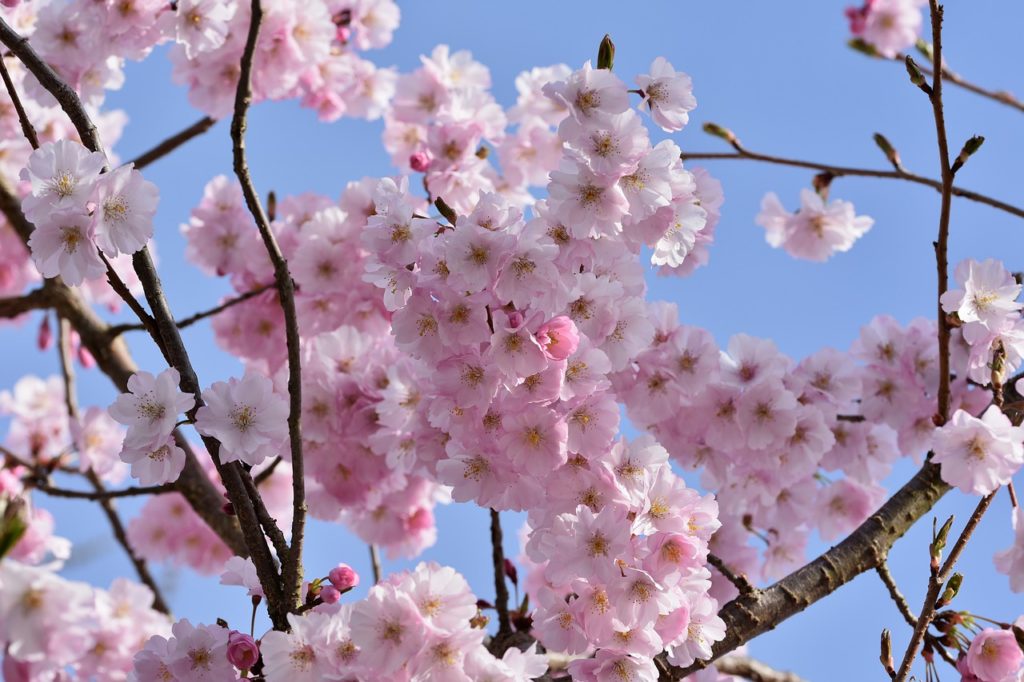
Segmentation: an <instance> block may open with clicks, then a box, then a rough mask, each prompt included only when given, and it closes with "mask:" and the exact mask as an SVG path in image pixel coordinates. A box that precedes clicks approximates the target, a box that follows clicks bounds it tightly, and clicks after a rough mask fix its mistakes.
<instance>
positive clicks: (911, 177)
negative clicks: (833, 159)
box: [680, 142, 1024, 218]
mask: <svg viewBox="0 0 1024 682" xmlns="http://www.w3.org/2000/svg"><path fill="white" fill-rule="evenodd" d="M733 148H735V149H736V150H737V151H736V152H735V153H730V152H724V153H723V152H683V153H682V154H680V158H682V160H683V161H701V160H703V161H728V160H738V159H744V160H747V161H758V162H761V163H770V164H775V165H778V166H792V167H794V168H807V169H809V170H814V171H819V172H823V173H831V174H832V175H834V176H835V177H837V178H840V177H844V176H846V177H863V178H882V179H889V180H905V181H907V182H912V183H914V184H918V185H924V186H925V187H931V188H932V189H935V190H937V191H940V192H941V191H942V182H941V181H939V180H933V179H931V178H927V177H924V176H923V175H917V174H915V173H904V172H899V171H894V170H892V171H886V170H874V169H870V168H854V167H851V166H834V165H831V164H827V163H820V162H817V161H802V160H799V159H790V158H786V157H782V156H770V155H768V154H759V153H757V152H752V151H749V150H747V149H746V148H744V147H742V146H740V145H739V143H738V142H737V143H736V144H734V145H733ZM951 191H952V193H953V195H954V196H958V197H962V198H964V199H968V200H969V201H976V202H978V203H980V204H985V205H987V206H991V207H993V208H995V209H998V210H1000V211H1005V212H1006V213H1009V214H1011V215H1015V216H1017V217H1018V218H1024V208H1020V207H1017V206H1014V205H1012V204H1008V203H1006V202H1005V201H1000V200H998V199H993V198H992V197H988V196H985V195H984V194H979V193H978V192H972V191H971V190H968V189H963V188H961V187H956V186H955V185H954V186H953V187H952V190H951Z"/></svg>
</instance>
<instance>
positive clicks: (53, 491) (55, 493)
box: [32, 481, 176, 501]
mask: <svg viewBox="0 0 1024 682" xmlns="http://www.w3.org/2000/svg"><path fill="white" fill-rule="evenodd" d="M32 489H33V490H38V491H39V492H41V493H45V494H47V495H49V496H51V497H67V498H70V499H77V500H93V501H96V500H102V499H113V498H117V497H137V496H139V495H163V494H165V493H173V492H176V491H175V488H174V484H173V483H164V484H163V485H150V486H139V487H134V488H123V489H121V490H102V491H100V490H94V491H92V492H89V491H88V490H69V489H67V488H57V487H55V486H52V485H50V484H49V483H46V482H44V481H33V482H32Z"/></svg>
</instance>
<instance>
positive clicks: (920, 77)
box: [905, 54, 932, 94]
mask: <svg viewBox="0 0 1024 682" xmlns="http://www.w3.org/2000/svg"><path fill="white" fill-rule="evenodd" d="M905 63H906V65H907V73H908V74H909V75H910V82H911V83H913V84H914V85H916V86H917V87H919V88H921V89H922V90H924V91H925V92H927V93H928V94H931V91H932V89H931V88H930V87H929V86H928V83H926V82H925V79H924V74H923V73H921V69H920V67H918V65H917V62H915V61H914V58H913V57H911V56H910V55H909V54H908V55H907V58H906V60H905Z"/></svg>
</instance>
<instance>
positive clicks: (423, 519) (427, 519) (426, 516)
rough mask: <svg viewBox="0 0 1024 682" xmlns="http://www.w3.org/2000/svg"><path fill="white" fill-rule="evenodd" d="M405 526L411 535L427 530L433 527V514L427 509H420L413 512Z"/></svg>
mask: <svg viewBox="0 0 1024 682" xmlns="http://www.w3.org/2000/svg"><path fill="white" fill-rule="evenodd" d="M405 525H406V527H407V528H408V529H409V530H410V531H411V532H413V533H421V532H423V531H425V530H429V529H430V528H431V527H432V526H433V525H434V514H433V513H432V512H431V511H430V510H429V509H426V508H424V507H420V508H419V509H417V510H416V511H415V512H413V514H412V516H410V517H409V520H408V521H406V522H405Z"/></svg>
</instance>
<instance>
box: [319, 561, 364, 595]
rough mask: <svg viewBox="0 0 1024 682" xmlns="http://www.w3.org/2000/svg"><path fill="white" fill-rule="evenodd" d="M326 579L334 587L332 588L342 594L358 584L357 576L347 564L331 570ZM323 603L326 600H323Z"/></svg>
mask: <svg viewBox="0 0 1024 682" xmlns="http://www.w3.org/2000/svg"><path fill="white" fill-rule="evenodd" d="M327 579H328V580H330V581H331V585H334V587H336V588H337V589H339V590H341V591H342V592H344V591H345V590H351V589H352V588H353V587H355V586H356V585H358V584H359V574H358V573H356V572H355V570H353V568H352V567H351V566H349V565H348V564H338V565H337V566H335V567H334V568H332V569H331V572H330V573H328V574H327ZM324 601H327V600H326V599H325V600H324ZM335 601H337V600H335Z"/></svg>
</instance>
